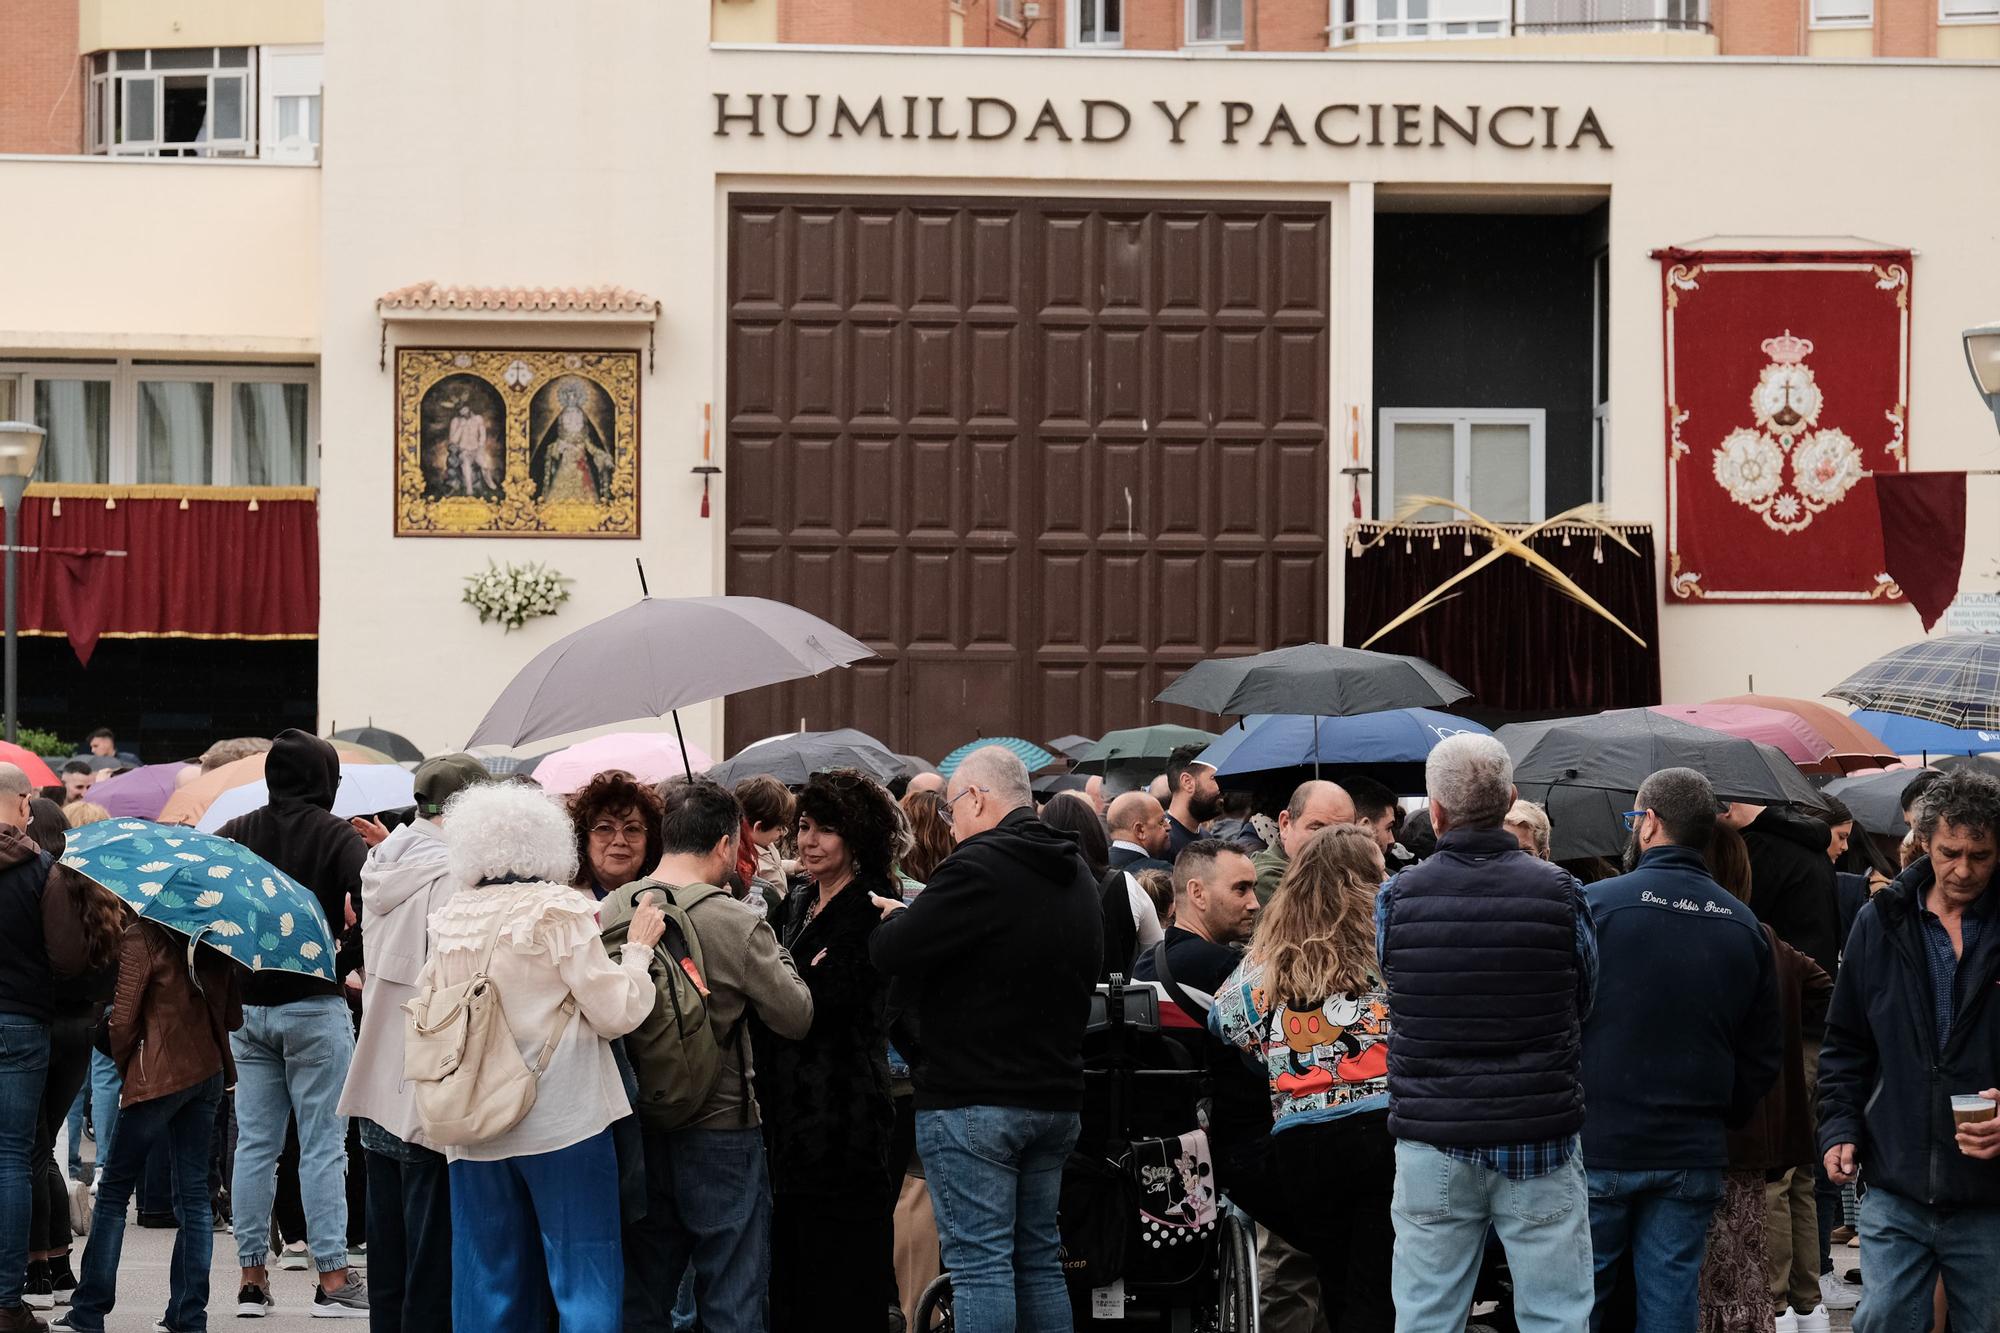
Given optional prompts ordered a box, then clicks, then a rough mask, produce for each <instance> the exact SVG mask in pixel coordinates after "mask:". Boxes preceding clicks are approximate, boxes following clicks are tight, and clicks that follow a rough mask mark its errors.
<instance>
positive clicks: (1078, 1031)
mask: <svg viewBox="0 0 2000 1333" xmlns="http://www.w3.org/2000/svg"><path fill="white" fill-rule="evenodd" d="M868 952H869V956H870V957H871V958H872V959H873V960H874V962H875V966H876V967H877V968H879V969H880V970H881V971H883V972H885V973H887V974H888V975H889V976H891V977H895V978H898V979H899V981H900V982H901V985H900V988H899V989H898V991H897V992H896V994H897V996H898V998H899V999H900V1000H902V1001H903V1002H905V1003H907V1004H908V1005H909V1006H910V1007H911V1008H912V1009H913V1010H914V1011H915V1017H916V1026H917V1030H918V1032H919V1033H920V1034H921V1037H922V1046H921V1049H920V1050H917V1051H914V1052H911V1051H905V1052H904V1054H905V1055H907V1056H909V1057H910V1063H911V1071H912V1072H911V1077H912V1080H913V1082H914V1083H915V1086H916V1105H917V1108H918V1109H919V1110H936V1109H941V1108H945V1107H954V1106H1023V1107H1031V1108H1035V1109H1038V1110H1048V1111H1072V1110H1076V1109H1078V1108H1080V1107H1081V1106H1082V1105H1083V1029H1084V1025H1085V1024H1086V1023H1087V1022H1088V1021H1089V1018H1090V996H1091V991H1092V990H1093V989H1094V988H1095V986H1096V984H1097V972H1098V966H1099V964H1100V962H1101V961H1102V958H1103V953H1104V917H1103V914H1102V912H1101V911H1100V909H1099V907H1098V901H1097V881H1096V879H1095V878H1094V877H1093V876H1092V875H1091V873H1090V868H1089V867H1088V866H1087V865H1086V864H1085V863H1084V860H1083V853H1082V851H1081V850H1080V849H1079V848H1078V845H1077V841H1076V839H1075V838H1074V837H1073V836H1072V835H1070V834H1068V833H1064V832H1060V831H1058V830H1056V829H1052V828H1050V827H1049V826H1048V825H1046V824H1044V823H1042V821H1041V820H1039V819H1037V818H1035V816H1034V814H1033V812H1032V811H1030V810H1028V809H1025V808H1023V809H1020V810H1015V811H1012V812H1010V813H1009V814H1008V815H1007V817H1006V818H1005V819H1003V820H1001V821H1000V824H999V826H998V827H996V828H992V829H989V830H987V831H986V832H984V833H980V834H977V835H975V836H973V837H970V838H967V839H966V840H965V841H964V842H961V843H960V844H959V845H958V847H957V849H956V850H954V851H953V852H952V854H951V855H950V856H948V857H946V858H945V859H944V862H943V864H941V865H939V866H938V868H937V872H936V873H935V874H933V875H932V876H931V879H930V882H929V883H928V884H927V885H925V886H924V891H923V892H922V893H920V894H918V895H917V900H916V902H914V903H912V904H911V905H910V906H909V907H907V908H905V909H904V910H903V911H900V912H897V913H895V914H894V915H893V916H891V917H890V918H889V919H888V920H887V921H885V922H883V923H882V925H881V927H880V928H879V929H877V930H876V931H875V933H874V935H873V937H872V938H871V939H870V940H869V946H868Z"/></svg>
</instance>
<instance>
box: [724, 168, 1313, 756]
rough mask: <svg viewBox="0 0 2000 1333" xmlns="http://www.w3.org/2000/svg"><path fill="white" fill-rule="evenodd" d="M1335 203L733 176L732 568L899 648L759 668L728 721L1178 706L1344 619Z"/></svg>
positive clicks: (742, 588) (770, 726)
mask: <svg viewBox="0 0 2000 1333" xmlns="http://www.w3.org/2000/svg"><path fill="white" fill-rule="evenodd" d="M1327 268H1328V238H1327V214H1326V210H1325V209H1324V208H1323V207H1314V206H1310V205H1283V204H1230V205H1227V206H1208V205H1199V206H1197V205H1174V204H1164V203H1144V202H1133V201H1116V202H1112V201H1075V200H1039V201H1026V202H1023V201H1018V200H1005V201H1002V200H983V199H891V198H874V197H869V198H825V197H795V196H786V197H775V196H738V197H737V198H736V199H735V200H734V201H733V202H732V204H731V208H730V219H729V288H728V293H729V294H728V300H729V344H728V365H729V385H728V393H729V399H728V404H727V408H726V411H727V423H728V442H727V456H726V460H725V462H726V466H727V468H728V505H727V513H728V523H729V533H728V542H729V552H728V571H727V587H728V590H729V591H730V592H732V593H744V594H751V595H756V596H764V597H775V598H778V599H780V600H783V601H787V602H791V603H793V604H795V605H797V606H801V607H804V608H806V609H808V610H810V611H813V612H815V613H816V614H819V615H823V616H825V617H826V618H827V619H829V620H831V621H833V622H834V623H836V624H838V625H840V626H841V627H842V628H844V629H846V630H847V631H848V632H850V633H852V634H854V635H855V636H857V637H858V638H860V639H862V640H863V641H865V642H867V643H868V644H869V645H870V646H871V647H873V648H875V649H876V651H877V652H879V653H880V654H881V657H880V658H878V659H875V660H872V661H868V662H864V663H859V664H856V665H855V666H853V667H850V668H848V669H847V670H845V671H838V672H832V673H829V674H828V675H825V676H821V677H818V678H816V679H814V680H809V681H801V682H797V683H795V684H791V685H784V686H776V687H772V688H770V689H765V690H759V691H755V692H753V693H750V694H744V695H737V696H735V697H734V698H732V699H731V700H730V701H729V704H728V725H727V733H728V743H729V745H730V747H731V749H734V748H735V747H737V746H739V745H742V744H744V743H746V742H748V741H750V740H754V739H756V738H757V737H760V736H764V735H768V734H771V733H773V732H777V731H786V730H791V729H792V728H794V727H797V726H798V725H799V724H800V722H801V721H803V722H804V723H805V725H806V726H807V727H808V728H810V729H815V730H818V729H823V728H827V727H835V726H856V727H860V728H862V729H863V730H866V731H869V732H872V733H874V734H875V735H877V736H879V737H881V738H882V739H883V740H885V741H887V742H889V743H890V744H891V745H892V746H894V747H896V748H898V749H900V750H904V751H907V752H911V753H916V754H921V755H924V756H927V757H929V758H931V759H936V758H937V757H938V756H940V755H941V754H943V753H944V752H945V751H947V750H949V749H951V748H952V747H954V746H956V745H958V744H960V743H961V742H963V741H966V740H970V739H973V738H975V737H977V736H980V735H1024V736H1027V737H1029V738H1031V739H1036V740H1042V739H1046V738H1048V737H1051V736H1057V735H1062V734H1064V733H1066V732H1072V731H1076V732H1083V733H1086V734H1089V735H1097V734H1099V733H1100V732H1102V731H1105V730H1108V729H1110V728H1113V727H1120V726H1134V725H1139V724H1141V723H1144V722H1147V721H1153V720H1164V719H1168V718H1170V717H1173V716H1175V715H1177V714H1179V715H1181V716H1182V717H1183V718H1184V720H1193V719H1192V718H1191V717H1188V716H1187V715H1185V714H1184V713H1183V711H1182V710H1175V709H1163V708H1161V707H1160V706H1159V705H1156V704H1154V703H1153V702H1152V698H1153V696H1154V695H1155V694H1156V693H1158V692H1159V690H1160V689H1161V688H1162V686H1164V684H1165V683H1166V682H1167V681H1169V680H1171V679H1172V678H1173V676H1174V675H1175V674H1177V673H1178V672H1179V671H1181V670H1183V669H1184V668H1186V667H1187V666H1188V665H1189V664H1191V663H1193V662H1196V661H1199V660H1200V659H1201V658H1203V657H1208V656H1213V655H1216V654H1218V653H1230V652H1254V651H1257V650H1259V649H1263V648H1271V647H1276V646H1279V645H1282V644H1286V643H1298V642H1303V641H1305V640H1308V639H1313V638H1322V637H1324V634H1325V626H1326V579H1327V567H1326V562H1327V494H1328V487H1327V480H1328V478H1327V467H1328V463H1327V410H1328V409H1327V337H1328V312H1327V304H1328V288H1327Z"/></svg>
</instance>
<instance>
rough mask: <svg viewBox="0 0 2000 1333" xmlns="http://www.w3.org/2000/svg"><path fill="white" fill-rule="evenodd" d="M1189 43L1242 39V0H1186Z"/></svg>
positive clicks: (1238, 40) (1237, 40)
mask: <svg viewBox="0 0 2000 1333" xmlns="http://www.w3.org/2000/svg"><path fill="white" fill-rule="evenodd" d="M1187 39H1188V42H1189V43H1190V44H1199V43H1204V42H1240V41H1242V40H1243V0H1187Z"/></svg>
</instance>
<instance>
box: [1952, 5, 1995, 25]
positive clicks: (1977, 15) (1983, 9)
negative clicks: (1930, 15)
mask: <svg viewBox="0 0 2000 1333" xmlns="http://www.w3.org/2000/svg"><path fill="white" fill-rule="evenodd" d="M1938 17H1939V18H1940V19H1942V20H1944V21H1945V22H1946V23H1995V22H2000V0H1939V2H1938Z"/></svg>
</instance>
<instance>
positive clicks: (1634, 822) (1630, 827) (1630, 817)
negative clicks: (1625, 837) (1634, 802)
mask: <svg viewBox="0 0 2000 1333" xmlns="http://www.w3.org/2000/svg"><path fill="white" fill-rule="evenodd" d="M1651 813H1652V811H1650V810H1627V811H1626V812H1625V814H1624V816H1623V818H1624V820H1625V831H1626V832H1627V833H1637V832H1638V831H1639V822H1640V821H1641V820H1643V819H1644V818H1645V817H1646V816H1647V815H1649V814H1651Z"/></svg>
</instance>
